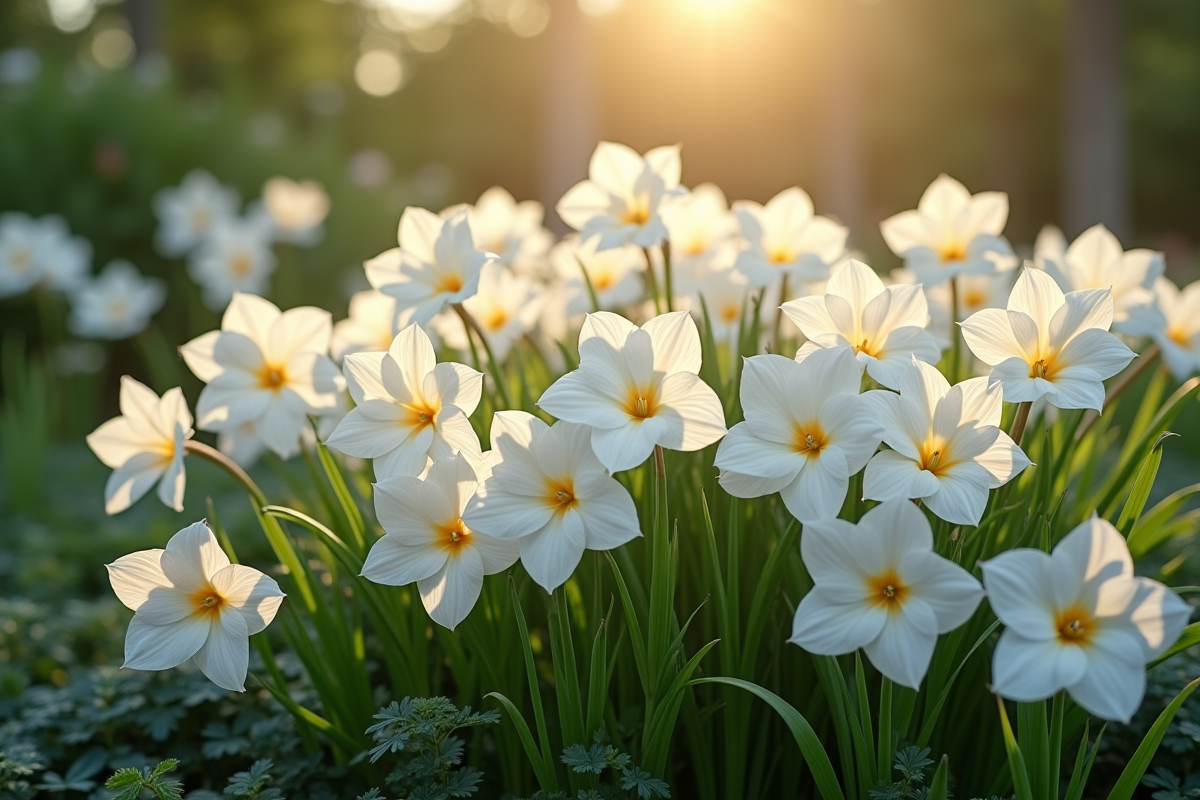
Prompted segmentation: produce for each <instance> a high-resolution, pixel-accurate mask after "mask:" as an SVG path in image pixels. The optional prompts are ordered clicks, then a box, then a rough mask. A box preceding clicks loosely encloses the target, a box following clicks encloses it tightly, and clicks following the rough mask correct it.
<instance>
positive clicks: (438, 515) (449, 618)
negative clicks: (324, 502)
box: [362, 455, 518, 630]
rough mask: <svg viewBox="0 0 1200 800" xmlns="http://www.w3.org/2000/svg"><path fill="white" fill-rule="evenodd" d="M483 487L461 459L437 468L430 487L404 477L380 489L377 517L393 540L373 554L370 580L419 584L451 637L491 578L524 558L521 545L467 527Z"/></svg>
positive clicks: (366, 573)
mask: <svg viewBox="0 0 1200 800" xmlns="http://www.w3.org/2000/svg"><path fill="white" fill-rule="evenodd" d="M477 486H478V483H477V477H476V473H475V471H474V470H473V469H472V467H471V464H470V462H469V461H468V460H467V459H466V458H464V457H463V456H461V455H453V456H446V457H445V458H442V459H439V460H438V461H435V462H434V463H433V466H431V467H430V468H429V474H428V476H427V477H426V478H425V480H421V479H419V478H414V477H411V476H397V477H394V478H389V479H387V480H385V481H380V482H379V483H377V484H375V513H376V516H378V518H379V524H380V525H382V526H383V529H384V531H385V533H384V535H383V536H382V537H380V539H379V540H378V541H377V542H375V544H374V545H373V546H372V547H371V552H370V553H368V554H367V560H366V562H365V563H364V564H363V570H362V575H363V577H364V578H366V579H367V580H370V581H374V582H375V583H382V584H386V585H388V586H404V585H405V584H409V583H413V582H416V584H417V589H418V590H419V591H420V592H421V601H422V602H423V603H424V604H425V610H426V611H427V612H429V616H430V617H432V618H433V621H434V622H436V623H437V624H439V625H442V626H444V627H447V628H449V629H451V630H454V628H455V627H457V625H458V624H459V623H460V622H462V621H463V620H464V619H466V617H467V614H469V613H471V609H472V608H474V606H475V601H476V600H478V599H479V591H480V589H482V588H483V576H484V575H492V574H494V573H497V572H502V571H504V570H506V569H508V568H509V567H511V566H512V565H513V563H514V562H516V560H517V556H518V550H517V545H516V543H515V542H510V541H505V540H503V539H496V538H493V537H491V536H487V535H486V534H483V533H480V532H478V531H474V530H472V529H471V528H469V527H468V526H467V525H465V524H464V523H463V520H462V513H463V509H464V508H465V507H466V505H467V501H468V500H470V499H471V496H472V495H473V494H475V490H476V487H477Z"/></svg>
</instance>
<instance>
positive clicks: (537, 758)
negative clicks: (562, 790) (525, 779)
mask: <svg viewBox="0 0 1200 800" xmlns="http://www.w3.org/2000/svg"><path fill="white" fill-rule="evenodd" d="M489 697H494V698H495V699H496V700H498V701H499V702H500V705H502V706H504V710H505V711H507V712H508V718H509V719H510V720H512V724H513V727H514V728H516V729H517V736H518V737H520V739H521V745H522V746H523V747H524V748H525V756H526V757H527V758H528V759H529V763H530V765H531V766H532V767H533V774H534V775H536V776H537V780H538V785H539V786H541V787H542V790H543V791H546V792H557V791H558V777H557V776H556V775H555V773H554V768H553V767H552V766H548V765H547V764H546V762H545V761H543V760H542V756H541V755H540V754H539V753H538V746H537V743H536V742H534V741H533V733H532V732H530V730H529V724H528V723H526V722H525V718H524V717H523V716H521V712H520V711H519V710H518V709H517V707H516V706H515V705H513V702H512V701H511V700H509V699H508V698H507V697H505V696H504V695H502V694H500V693H499V692H488V693H487V694H485V695H484V699H487V698H489Z"/></svg>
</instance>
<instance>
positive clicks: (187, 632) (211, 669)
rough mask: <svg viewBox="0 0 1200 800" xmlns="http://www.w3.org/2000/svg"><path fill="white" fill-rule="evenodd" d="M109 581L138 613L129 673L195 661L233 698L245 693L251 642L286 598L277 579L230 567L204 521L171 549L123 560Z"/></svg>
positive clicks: (128, 639) (128, 649) (132, 626)
mask: <svg viewBox="0 0 1200 800" xmlns="http://www.w3.org/2000/svg"><path fill="white" fill-rule="evenodd" d="M108 579H109V581H110V582H111V583H112V588H113V592H115V593H116V595H117V597H118V598H119V599H120V601H121V602H122V603H124V604H125V606H126V607H127V608H129V609H131V610H132V611H133V612H134V614H133V619H132V620H131V621H130V622H129V630H128V631H126V633H125V664H124V665H123V666H125V667H128V668H130V669H147V670H158V669H171V668H172V667H177V666H179V665H180V664H182V663H183V662H185V661H187V660H188V659H189V658H190V659H191V660H192V661H193V663H195V665H196V666H197V667H199V668H200V671H201V672H203V673H204V674H205V675H207V676H208V679H209V680H210V681H212V682H213V683H215V684H216V685H217V686H220V687H221V688H222V689H228V690H230V691H232V692H243V691H245V683H246V671H247V668H248V665H249V659H250V641H249V639H250V637H251V636H252V635H254V634H256V633H258V632H260V631H262V630H264V629H265V628H266V627H267V626H268V625H270V624H271V620H273V619H275V614H276V613H277V612H278V611H279V606H280V605H281V604H282V603H283V598H284V594H283V592H282V591H281V590H280V589H279V584H277V583H276V582H275V581H274V580H272V579H271V578H269V577H267V576H266V575H264V574H262V573H261V572H259V571H258V570H256V569H253V568H252V567H246V566H243V565H241V564H231V563H229V558H228V557H227V556H226V555H225V553H224V551H222V550H221V546H220V545H219V544H217V539H216V537H215V536H213V534H212V531H211V530H209V528H208V525H207V523H205V522H203V521H201V522H197V523H194V524H192V525H189V526H188V527H186V528H184V529H183V530H181V531H180V532H179V533H177V534H175V535H174V536H172V537H171V540H170V541H168V542H167V549H165V550H141V551H139V552H136V553H130V554H129V555H127V556H122V557H121V558H118V559H117V560H116V561H114V562H113V563H111V564H109V565H108Z"/></svg>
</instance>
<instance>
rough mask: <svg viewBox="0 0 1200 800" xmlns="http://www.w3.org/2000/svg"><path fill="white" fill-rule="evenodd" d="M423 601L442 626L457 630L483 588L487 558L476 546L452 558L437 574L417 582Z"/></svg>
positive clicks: (465, 549) (431, 616)
mask: <svg viewBox="0 0 1200 800" xmlns="http://www.w3.org/2000/svg"><path fill="white" fill-rule="evenodd" d="M417 589H418V590H419V591H420V592H421V602H422V603H423V604H424V606H425V610H426V611H427V612H428V613H429V616H430V618H431V619H432V620H433V621H434V622H436V623H437V624H439V625H441V626H442V627H445V628H449V629H450V630H454V629H455V628H456V627H458V624H459V623H460V622H462V621H463V620H464V619H466V618H467V615H468V614H470V613H471V609H472V608H474V607H475V603H476V602H477V601H478V600H479V592H480V590H481V589H483V557H482V556H481V555H480V554H479V552H478V551H477V550H476V549H475V548H473V547H467V548H464V549H463V550H461V551H460V552H459V554H458V556H456V557H453V558H449V559H447V561H446V564H445V566H443V567H442V568H441V569H440V570H439V571H438V572H437V574H435V575H432V576H430V577H428V578H424V579H423V580H421V581H419V582H418V584H417Z"/></svg>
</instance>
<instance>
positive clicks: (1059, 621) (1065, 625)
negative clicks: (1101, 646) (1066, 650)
mask: <svg viewBox="0 0 1200 800" xmlns="http://www.w3.org/2000/svg"><path fill="white" fill-rule="evenodd" d="M1054 628H1055V630H1057V631H1058V641H1059V642H1061V643H1062V644H1077V645H1086V644H1088V643H1089V642H1090V641H1091V636H1092V634H1093V633H1095V630H1096V620H1095V618H1094V617H1093V616H1092V614H1091V612H1090V611H1088V610H1087V609H1086V608H1083V607H1082V606H1077V605H1076V606H1071V607H1070V608H1068V609H1066V610H1064V611H1060V612H1059V613H1058V616H1057V617H1056V618H1055V620H1054Z"/></svg>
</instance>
